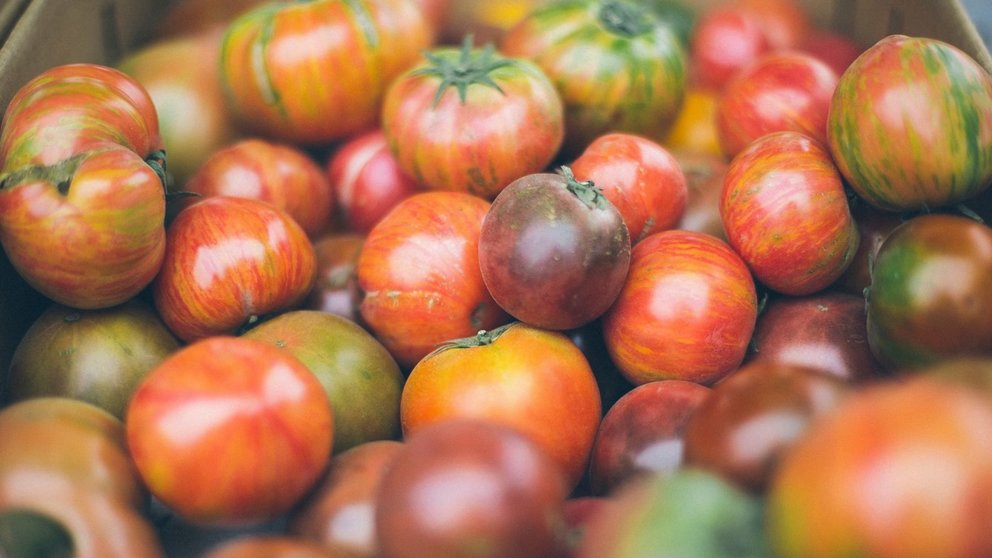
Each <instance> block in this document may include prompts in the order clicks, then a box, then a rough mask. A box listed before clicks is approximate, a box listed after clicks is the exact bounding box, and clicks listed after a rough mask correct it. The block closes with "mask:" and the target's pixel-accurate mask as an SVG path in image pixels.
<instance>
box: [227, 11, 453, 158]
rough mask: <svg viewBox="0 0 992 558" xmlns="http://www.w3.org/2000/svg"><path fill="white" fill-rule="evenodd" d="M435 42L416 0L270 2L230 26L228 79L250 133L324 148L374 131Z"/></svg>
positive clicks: (238, 113) (237, 110)
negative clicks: (400, 78)
mask: <svg viewBox="0 0 992 558" xmlns="http://www.w3.org/2000/svg"><path fill="white" fill-rule="evenodd" d="M432 41H433V39H432V37H431V29H430V26H429V24H428V22H427V20H426V19H425V16H424V13H423V11H422V10H421V9H420V7H419V6H418V5H417V3H416V2H414V1H413V0H357V1H351V2H342V1H340V0H316V1H311V2H271V3H268V4H263V5H261V6H258V7H257V8H255V9H253V10H251V11H249V12H247V13H245V14H242V15H241V16H239V17H238V18H237V19H235V20H234V21H232V22H231V23H230V24H229V25H228V26H227V30H226V33H225V36H224V41H223V46H222V50H221V77H222V80H223V83H224V86H225V88H226V90H227V92H228V98H229V99H230V106H231V109H232V110H233V112H234V114H235V116H236V117H237V118H238V120H239V122H241V123H242V124H243V125H244V126H245V127H247V128H248V129H249V130H252V131H254V132H255V133H257V134H261V135H264V136H266V137H269V138H272V139H277V140H282V141H287V142H290V143H296V144H326V143H328V142H330V141H332V140H336V139H341V138H344V137H346V136H348V135H350V134H353V133H356V132H359V131H362V130H365V129H368V128H371V127H373V126H375V125H376V123H377V122H378V119H379V111H380V107H381V104H382V97H383V94H384V93H385V90H386V88H387V86H388V85H389V83H390V82H391V81H392V80H393V78H394V77H396V76H397V75H399V74H400V72H402V71H404V70H406V68H407V66H409V65H410V64H412V63H413V62H414V61H416V59H417V57H418V56H419V52H420V51H421V50H422V49H424V48H427V47H428V46H430V44H431V43H432Z"/></svg>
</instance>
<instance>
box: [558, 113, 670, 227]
mask: <svg viewBox="0 0 992 558" xmlns="http://www.w3.org/2000/svg"><path fill="white" fill-rule="evenodd" d="M571 167H572V172H573V173H574V174H575V177H576V178H577V179H578V180H588V181H590V182H592V183H593V184H595V185H596V186H598V187H599V189H600V190H602V191H603V195H604V196H606V199H608V200H610V203H612V204H613V206H614V207H616V208H617V210H618V211H619V212H620V215H622V216H623V222H624V224H626V225H627V231H628V232H629V233H630V239H631V240H630V241H631V244H636V243H637V242H638V241H639V240H641V239H642V238H644V237H645V236H647V235H649V234H651V233H653V232H658V231H663V230H667V229H671V228H674V227H675V225H676V224H678V222H679V219H681V218H682V213H683V212H684V211H685V206H686V200H687V198H688V196H689V192H688V190H689V186H688V185H687V183H686V177H685V173H683V172H682V167H681V165H680V164H679V162H678V160H677V159H676V158H675V157H674V156H673V155H672V154H671V153H669V151H668V150H667V149H665V148H664V147H662V146H661V145H660V144H658V143H657V142H655V141H653V140H649V139H647V138H645V137H641V136H636V135H633V134H627V133H623V132H612V133H608V134H604V135H602V136H599V137H598V138H596V139H595V140H593V142H592V143H590V144H589V146H588V147H586V149H585V151H583V152H582V154H581V155H579V157H578V158H577V159H575V160H574V161H572V164H571Z"/></svg>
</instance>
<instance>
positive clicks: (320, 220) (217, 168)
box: [183, 138, 334, 238]
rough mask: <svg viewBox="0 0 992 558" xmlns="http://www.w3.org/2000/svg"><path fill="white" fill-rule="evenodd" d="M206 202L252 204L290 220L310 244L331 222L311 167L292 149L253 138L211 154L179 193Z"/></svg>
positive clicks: (321, 183)
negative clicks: (232, 200)
mask: <svg viewBox="0 0 992 558" xmlns="http://www.w3.org/2000/svg"><path fill="white" fill-rule="evenodd" d="M183 190H184V191H186V192H191V193H194V194H198V196H197V198H196V199H202V198H206V197H210V196H222V195H223V196H235V197H241V198H253V199H258V200H262V201H266V202H269V203H271V204H272V205H274V206H276V207H278V208H279V209H282V210H283V211H285V212H286V213H288V214H289V216H290V217H292V218H293V219H294V220H295V221H296V222H297V224H299V225H300V227H302V228H303V230H304V231H305V232H306V233H307V235H308V236H310V237H311V238H313V237H315V236H318V235H319V234H321V233H323V232H325V231H327V230H328V229H329V228H330V227H331V225H332V220H333V217H334V193H333V190H332V189H331V183H330V180H329V179H328V178H327V176H326V175H325V173H324V170H323V169H322V168H321V167H320V165H318V164H317V162H316V161H314V160H313V159H311V158H310V155H309V154H307V153H306V152H305V151H303V150H301V149H299V148H297V147H294V146H292V145H288V144H283V143H275V142H271V141H267V140H263V139H258V138H247V139H243V140H239V141H236V142H233V143H230V144H228V145H225V146H224V147H222V148H220V149H218V150H216V151H214V152H213V153H211V154H210V155H209V156H208V157H207V158H206V160H205V161H203V164H201V165H200V167H199V168H198V169H197V170H196V173H195V174H194V175H193V176H191V177H190V179H189V181H188V182H187V183H186V185H185V186H184V187H183Z"/></svg>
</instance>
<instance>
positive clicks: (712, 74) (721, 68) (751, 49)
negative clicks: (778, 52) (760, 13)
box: [689, 4, 771, 91]
mask: <svg viewBox="0 0 992 558" xmlns="http://www.w3.org/2000/svg"><path fill="white" fill-rule="evenodd" d="M769 50H771V45H770V44H769V42H768V37H767V36H766V35H765V32H764V30H763V29H762V27H761V23H760V20H759V18H758V17H757V16H755V15H754V14H753V13H750V12H749V11H747V10H746V9H743V8H741V7H740V6H739V5H736V4H729V5H725V6H720V7H716V8H712V9H709V10H706V11H705V12H704V13H703V14H702V15H701V16H700V18H699V22H698V23H697V24H696V30H695V32H694V33H693V38H692V46H691V47H690V54H689V66H690V67H691V68H692V71H693V79H694V82H695V83H696V84H698V85H699V86H701V87H704V88H708V89H712V90H716V91H719V90H721V89H723V87H724V86H725V85H726V84H727V83H728V82H729V81H730V80H731V79H732V78H733V77H734V76H735V75H736V74H737V72H739V71H740V70H741V69H743V68H744V67H745V66H748V65H749V64H751V63H752V62H754V61H755V60H757V59H758V58H759V57H760V56H761V55H762V54H764V53H766V52H768V51H769Z"/></svg>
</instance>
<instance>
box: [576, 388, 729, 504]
mask: <svg viewBox="0 0 992 558" xmlns="http://www.w3.org/2000/svg"><path fill="white" fill-rule="evenodd" d="M710 391H711V390H710V388H708V387H705V386H703V385H701V384H697V383H694V382H687V381H684V380H659V381H655V382H648V383H646V384H641V385H639V386H637V387H635V388H634V389H632V390H630V391H629V392H627V394H626V395H624V396H623V397H621V398H620V399H619V400H618V401H617V402H616V404H614V405H613V407H611V408H610V410H609V411H608V412H607V413H606V416H604V417H603V420H602V422H601V423H600V425H599V430H598V431H597V432H596V442H595V444H594V445H593V449H592V457H591V460H590V463H589V481H590V487H591V488H592V491H593V493H594V494H600V495H605V494H609V493H611V492H613V491H614V490H616V489H617V487H619V486H620V485H621V484H624V483H626V482H627V481H628V480H630V479H632V478H634V477H636V476H640V475H645V474H654V473H671V472H673V471H675V470H676V469H678V468H679V467H680V466H681V465H682V449H683V442H682V434H683V431H684V430H685V425H686V423H687V422H688V421H689V417H691V416H692V413H693V412H694V411H695V410H696V408H697V407H698V406H699V404H700V403H702V401H703V400H704V399H705V398H706V396H707V395H709V393H710Z"/></svg>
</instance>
